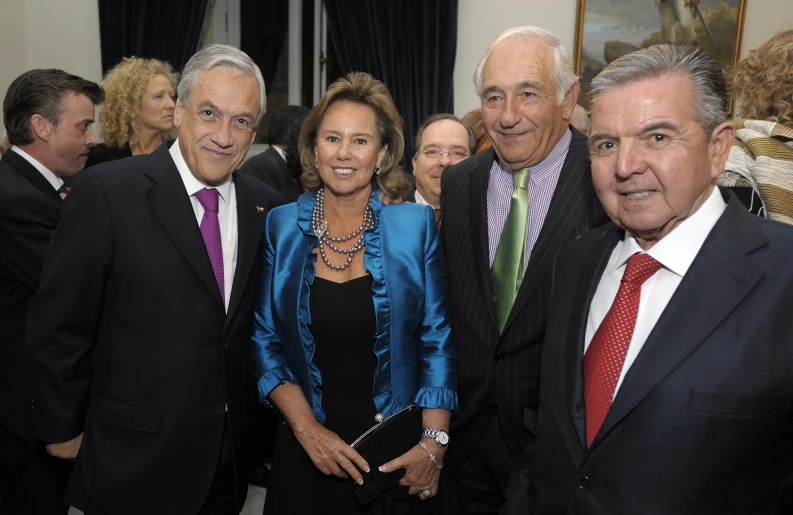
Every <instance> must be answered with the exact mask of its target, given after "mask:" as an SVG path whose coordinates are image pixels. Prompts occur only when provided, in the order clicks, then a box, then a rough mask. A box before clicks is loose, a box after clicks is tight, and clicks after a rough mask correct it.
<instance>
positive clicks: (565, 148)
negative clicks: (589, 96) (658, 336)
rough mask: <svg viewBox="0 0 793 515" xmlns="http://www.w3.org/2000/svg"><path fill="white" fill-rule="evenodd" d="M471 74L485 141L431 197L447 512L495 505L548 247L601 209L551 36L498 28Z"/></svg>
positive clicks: (533, 371)
mask: <svg viewBox="0 0 793 515" xmlns="http://www.w3.org/2000/svg"><path fill="white" fill-rule="evenodd" d="M474 82H475V85H476V91H477V94H478V95H479V97H480V99H481V101H482V123H483V125H484V129H485V131H486V132H487V135H488V137H489V138H490V140H491V141H492V142H493V148H492V149H487V150H483V151H481V152H479V153H478V154H476V155H475V156H473V157H471V158H470V159H467V160H465V161H463V162H461V163H459V164H457V165H454V166H452V167H450V168H449V169H448V170H446V172H445V173H444V174H443V181H442V186H443V187H442V191H443V194H442V195H441V210H442V211H443V214H444V222H443V224H442V225H441V236H442V238H443V244H444V250H445V254H446V262H447V267H448V271H449V294H450V300H451V307H452V327H453V330H454V336H455V339H456V341H457V345H458V373H459V384H460V389H459V394H460V415H459V417H458V418H456V419H455V420H453V421H452V427H451V431H450V435H451V438H452V440H451V444H450V446H449V451H448V454H447V455H446V459H445V461H446V463H445V464H446V468H445V469H444V476H447V477H448V478H451V479H452V480H453V482H452V483H451V484H450V485H449V488H450V489H456V491H457V495H454V494H452V497H453V498H454V499H456V500H457V502H458V503H459V506H452V507H449V508H448V509H446V510H445V512H447V513H463V514H465V513H488V514H494V513H498V511H499V510H500V509H501V507H502V505H503V504H504V498H505V492H506V491H507V484H508V483H509V481H510V477H511V475H512V468H513V465H514V463H515V461H516V459H517V458H518V457H519V456H520V455H521V453H522V452H523V451H524V450H526V449H527V448H529V447H530V446H531V445H532V442H533V428H532V427H527V426H525V425H524V423H523V420H524V416H529V419H532V418H531V415H533V414H535V413H536V410H537V398H538V391H537V382H538V373H537V371H538V369H539V359H540V353H541V348H542V342H543V337H544V334H545V325H546V323H547V319H548V306H549V297H550V293H551V282H550V275H549V270H550V268H551V264H552V263H553V260H554V256H555V254H556V253H557V251H558V250H559V249H560V248H562V247H564V246H565V245H566V244H567V243H568V242H570V241H574V240H575V239H576V238H578V237H579V236H581V235H583V234H584V233H586V232H588V231H589V230H590V229H592V228H594V227H597V226H599V225H601V224H604V223H606V222H607V221H608V218H607V217H606V214H605V211H604V210H603V208H602V207H601V205H600V204H599V202H598V199H597V197H596V195H595V190H594V187H593V186H592V178H591V173H590V166H589V155H588V150H587V140H586V137H585V136H584V135H583V134H581V133H580V132H578V131H577V130H576V129H575V128H573V127H572V126H571V125H570V121H571V118H572V115H573V111H574V109H575V106H576V102H577V101H578V94H579V91H580V86H579V84H578V80H577V78H576V76H575V73H574V72H573V67H572V62H571V60H570V57H569V55H568V53H567V51H566V50H565V48H564V47H563V46H562V45H561V43H560V41H559V39H558V38H557V37H556V36H554V35H553V34H551V33H550V32H548V31H547V30H544V29H541V28H538V27H516V28H512V29H509V30H507V31H506V32H504V33H503V34H501V35H500V36H499V37H498V38H497V39H496V40H495V41H494V42H493V44H492V45H491V46H490V48H489V49H488V50H487V52H486V53H485V57H484V58H483V59H482V61H481V62H480V64H479V66H478V67H477V70H476V73H475V75H474ZM447 472H448V473H447ZM446 497H448V496H446Z"/></svg>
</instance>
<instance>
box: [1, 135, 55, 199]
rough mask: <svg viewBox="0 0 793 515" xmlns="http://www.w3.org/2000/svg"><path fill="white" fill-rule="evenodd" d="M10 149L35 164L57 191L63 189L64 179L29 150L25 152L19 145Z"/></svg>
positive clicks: (34, 166)
mask: <svg viewBox="0 0 793 515" xmlns="http://www.w3.org/2000/svg"><path fill="white" fill-rule="evenodd" d="M9 150H13V151H14V152H16V153H17V154H19V155H20V156H22V158H23V159H24V160H25V161H27V162H28V163H30V164H31V165H32V166H33V168H35V169H36V170H38V171H39V173H40V174H41V175H43V176H44V178H45V179H47V182H48V183H50V185H51V186H52V187H53V188H54V189H55V191H58V190H59V189H61V186H63V179H61V178H60V177H58V176H57V175H55V174H54V173H52V172H51V171H50V170H49V169H48V168H47V167H46V166H44V165H43V164H41V163H40V162H39V161H38V160H37V159H36V158H34V157H33V156H31V155H30V154H28V153H27V152H25V151H24V150H22V149H21V148H19V147H17V146H12V147H11V148H10V149H9Z"/></svg>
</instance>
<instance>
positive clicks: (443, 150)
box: [407, 113, 476, 223]
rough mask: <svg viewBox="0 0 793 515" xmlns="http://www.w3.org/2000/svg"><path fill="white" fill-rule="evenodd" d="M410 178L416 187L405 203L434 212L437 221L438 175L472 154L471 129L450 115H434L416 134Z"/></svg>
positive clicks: (438, 205) (474, 148)
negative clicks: (411, 176) (423, 205)
mask: <svg viewBox="0 0 793 515" xmlns="http://www.w3.org/2000/svg"><path fill="white" fill-rule="evenodd" d="M415 149H416V150H415V153H414V154H413V175H414V176H415V177H416V187H415V188H414V189H413V191H412V192H411V193H410V195H409V197H408V198H407V200H409V201H410V202H416V203H418V204H425V205H428V206H430V207H431V208H432V209H434V210H435V218H436V219H437V220H438V223H440V222H441V209H440V208H441V173H443V170H444V169H445V168H446V167H448V166H451V165H455V164H457V163H459V162H460V161H462V160H464V159H466V158H468V156H470V155H471V154H473V153H474V152H476V135H475V134H474V130H473V129H472V128H471V127H469V126H468V125H465V124H463V122H462V121H461V120H460V119H459V118H457V117H456V116H454V115H453V114H448V113H440V114H434V115H432V116H430V117H429V118H427V119H426V120H424V123H422V124H421V127H419V130H418V131H417V132H416V144H415Z"/></svg>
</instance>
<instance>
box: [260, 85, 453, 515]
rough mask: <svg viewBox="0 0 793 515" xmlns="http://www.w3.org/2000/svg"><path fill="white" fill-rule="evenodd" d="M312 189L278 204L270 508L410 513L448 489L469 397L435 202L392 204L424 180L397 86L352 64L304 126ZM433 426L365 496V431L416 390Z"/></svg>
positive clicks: (264, 298) (270, 290) (269, 233)
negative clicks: (395, 481) (275, 416)
mask: <svg viewBox="0 0 793 515" xmlns="http://www.w3.org/2000/svg"><path fill="white" fill-rule="evenodd" d="M299 147H300V157H301V162H302V165H303V170H304V172H303V176H302V177H301V180H302V182H303V184H304V185H305V186H306V187H307V188H308V189H309V192H308V193H306V194H304V195H302V196H301V197H300V198H299V199H298V201H297V203H294V204H289V205H286V206H282V207H280V208H278V209H274V210H272V211H271V212H270V213H269V215H268V217H267V224H266V229H265V237H264V239H265V241H264V243H263V245H264V246H263V252H264V255H263V265H262V277H261V289H260V292H259V300H258V305H257V308H256V313H255V319H256V321H255V328H254V336H253V350H252V367H253V372H254V375H255V377H256V378H257V379H258V388H259V394H260V397H261V399H262V401H263V402H271V403H272V404H274V405H275V407H276V408H277V409H278V410H279V412H280V413H281V415H282V416H283V418H284V420H285V421H286V425H285V426H283V427H281V428H280V429H279V433H278V436H277V439H276V443H277V444H276V450H275V453H274V456H273V464H272V475H271V482H270V486H269V488H268V492H267V498H266V504H265V510H264V511H265V513H267V514H270V513H272V514H282V513H356V512H363V510H366V513H385V512H388V513H401V512H405V513H408V512H413V511H415V508H416V506H414V504H415V503H416V502H417V501H419V500H426V499H429V498H430V497H432V496H434V495H435V494H436V493H437V492H438V479H439V477H440V467H441V465H442V463H443V456H444V454H445V451H446V444H447V443H448V433H447V431H448V428H449V418H450V416H451V413H452V412H454V411H456V410H457V361H456V351H455V345H454V342H453V340H452V337H451V329H450V326H449V316H448V307H447V302H448V299H447V285H446V269H445V262H444V258H443V253H442V250H441V245H440V238H439V235H438V230H437V227H436V222H435V217H434V214H433V212H432V210H431V209H430V208H429V207H427V206H423V205H417V204H402V205H390V206H384V205H383V203H382V202H381V192H382V193H383V196H384V197H389V198H396V197H398V196H400V194H401V193H403V192H404V190H405V189H406V188H407V187H408V184H407V181H406V179H405V178H404V176H403V175H402V173H401V172H399V171H397V170H394V167H395V166H396V165H397V163H398V162H399V160H400V159H401V157H402V154H403V149H404V139H403V136H402V122H401V118H400V116H399V114H398V112H397V111H396V108H395V107H394V103H393V100H392V99H391V96H390V95H389V93H388V90H387V89H386V87H385V86H384V85H383V84H382V83H381V82H380V81H378V80H376V79H374V78H372V77H371V76H370V75H368V74H366V73H351V74H349V75H347V76H346V77H345V78H342V79H339V80H338V81H336V82H335V83H334V84H332V85H331V86H330V88H328V91H327V93H326V94H325V96H324V97H323V98H322V100H321V101H320V102H319V104H317V105H316V106H315V107H314V108H313V109H312V111H311V113H310V114H309V115H308V118H307V119H306V120H305V122H304V125H303V128H302V130H301V132H300V140H299ZM413 403H415V404H417V405H419V406H421V407H422V408H423V411H422V418H423V423H424V427H425V432H424V435H423V436H424V437H423V438H422V439H421V441H420V442H419V441H417V442H416V446H415V447H413V449H411V450H410V451H408V452H407V453H405V454H404V455H403V456H401V457H400V458H397V459H396V460H394V461H393V462H391V463H390V464H387V469H388V470H392V469H395V468H400V467H404V468H405V469H406V475H405V477H404V478H403V479H402V482H401V484H402V485H403V487H402V488H392V489H391V490H389V491H388V492H386V494H384V495H381V496H380V497H379V498H378V499H377V500H376V501H375V503H374V506H365V507H363V506H360V505H357V504H356V503H355V501H354V499H353V496H352V488H351V486H350V484H349V481H348V480H346V479H345V478H347V477H351V478H352V479H353V480H355V481H358V482H362V481H366V478H367V471H368V469H369V466H372V467H379V466H381V465H383V464H381V463H366V462H365V461H364V460H363V458H361V456H360V455H358V453H357V452H356V451H355V450H354V449H353V448H352V447H351V446H350V443H352V442H353V441H354V440H355V439H356V438H357V437H358V436H359V435H360V434H362V433H363V432H364V431H366V430H367V429H368V428H369V427H371V426H372V425H373V424H374V422H375V415H376V414H382V415H383V416H384V417H386V418H387V417H389V416H391V415H393V414H394V413H396V412H398V411H400V410H401V409H403V408H405V407H407V406H409V405H410V404H413Z"/></svg>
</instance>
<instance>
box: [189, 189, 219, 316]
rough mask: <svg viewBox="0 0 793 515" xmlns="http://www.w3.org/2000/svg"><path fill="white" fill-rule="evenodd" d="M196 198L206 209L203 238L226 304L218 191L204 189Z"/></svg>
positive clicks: (202, 224)
mask: <svg viewBox="0 0 793 515" xmlns="http://www.w3.org/2000/svg"><path fill="white" fill-rule="evenodd" d="M195 198H197V199H198V201H199V202H201V205H202V206H203V207H204V216H203V217H202V218H201V236H203V237H204V245H206V247H207V253H208V254H209V261H210V262H211V263H212V270H214V272H215V280H217V282H218V286H219V287H220V298H221V299H223V304H224V305H225V304H226V290H225V288H224V286H223V284H224V282H223V242H222V241H221V239H220V222H219V221H218V190H216V189H210V188H204V189H203V190H200V191H197V192H196V194H195Z"/></svg>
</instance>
